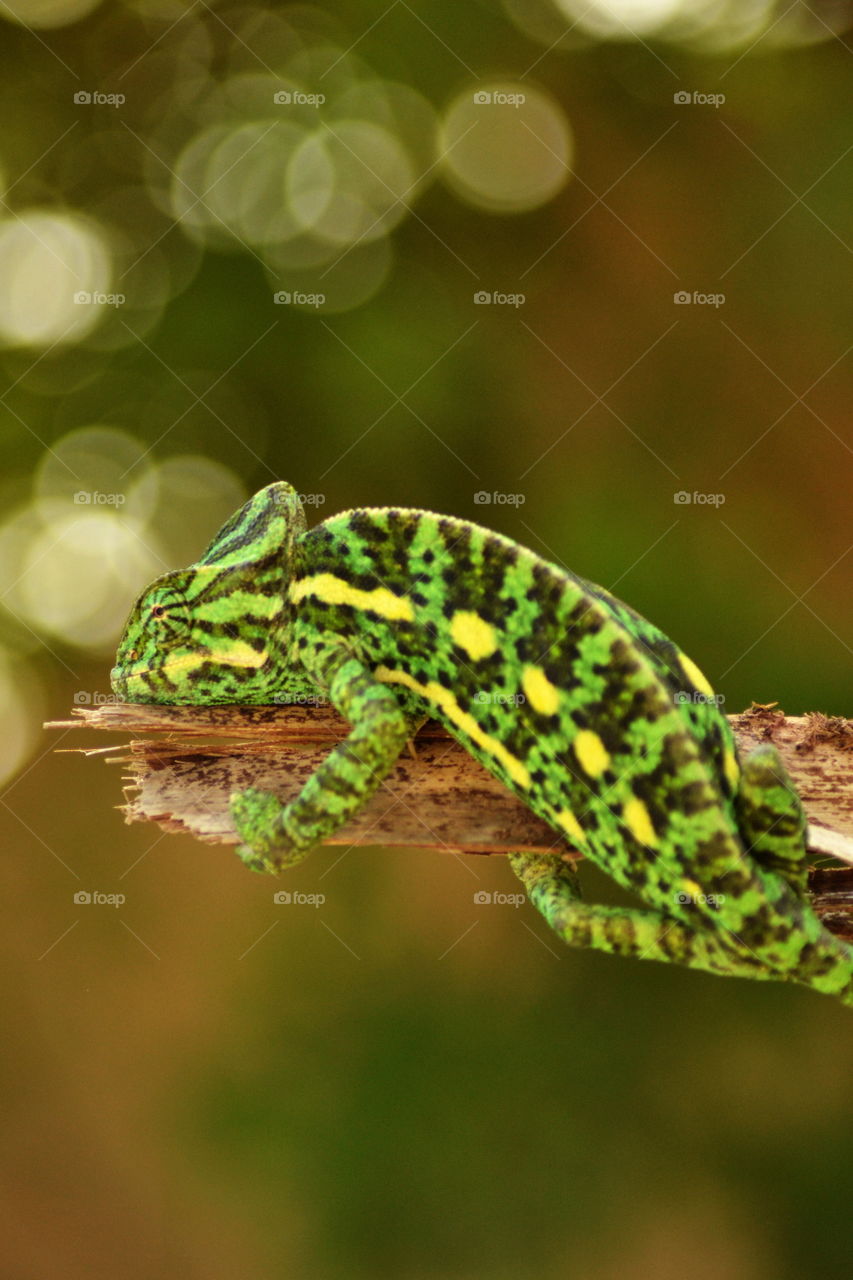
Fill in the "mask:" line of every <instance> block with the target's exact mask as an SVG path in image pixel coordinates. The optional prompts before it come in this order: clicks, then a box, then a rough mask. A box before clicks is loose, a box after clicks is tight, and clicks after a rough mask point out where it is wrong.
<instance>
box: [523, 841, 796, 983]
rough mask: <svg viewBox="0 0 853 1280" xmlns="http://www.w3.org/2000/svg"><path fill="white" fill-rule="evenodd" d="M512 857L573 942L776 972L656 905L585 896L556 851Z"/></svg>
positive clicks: (719, 969) (716, 969)
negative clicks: (601, 902) (733, 951)
mask: <svg viewBox="0 0 853 1280" xmlns="http://www.w3.org/2000/svg"><path fill="white" fill-rule="evenodd" d="M509 862H510V866H511V867H512V869H513V871H514V872H515V874H516V875H517V876H518V878H519V879H520V880H521V883H522V884H523V885H524V888H525V890H526V892H527V896H528V897H529V899H530V901H531V902H532V903H533V905H534V906H535V907H536V909H537V910H538V911H539V912H540V913H541V914H542V915H543V916H544V918H545V920H546V921H547V922H548V924H549V925H550V926H551V928H552V929H553V930H554V932H555V933H557V934H558V935H559V936H560V938H562V940H563V941H564V942H566V943H568V945H569V946H572V947H592V948H594V949H595V950H598V951H609V952H610V953H611V954H612V955H619V956H626V957H633V958H634V959H638V960H663V961H668V962H669V963H671V964H683V965H689V966H690V967H691V968H694V969H697V968H698V969H707V970H709V971H710V972H711V973H717V974H730V975H732V976H740V977H749V978H773V977H778V976H779V975H777V974H774V973H772V972H771V971H770V970H769V969H767V968H765V966H763V965H762V964H760V963H759V962H758V961H757V960H756V961H748V960H744V959H740V958H738V957H735V956H732V955H731V954H730V953H729V952H728V951H727V950H726V949H725V948H724V947H723V946H722V945H721V944H720V943H719V942H718V941H717V940H716V939H715V938H714V937H713V935H711V934H710V933H707V934H706V933H704V932H700V931H698V930H695V929H691V928H690V927H689V926H688V925H685V924H683V923H681V922H680V921H678V920H673V919H672V918H671V917H668V916H665V915H663V914H661V913H659V912H656V911H650V910H647V909H641V908H633V907H609V906H602V905H599V904H596V903H585V902H583V901H581V892H580V885H579V883H578V876H577V872H576V870H575V869H574V867H573V866H571V865H569V864H568V863H566V862H564V861H563V860H562V859H561V858H558V857H554V856H553V855H550V856H549V855H547V854H545V855H542V854H529V853H511V854H509Z"/></svg>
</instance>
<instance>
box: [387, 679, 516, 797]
mask: <svg viewBox="0 0 853 1280" xmlns="http://www.w3.org/2000/svg"><path fill="white" fill-rule="evenodd" d="M374 674H375V676H376V679H377V680H379V681H381V682H382V684H401V685H403V686H404V687H405V688H406V689H411V691H412V692H413V693H416V694H418V695H419V696H420V697H421V698H425V699H426V700H427V702H432V703H433V704H434V705H435V706H437V707H439V708H440V709H441V710H442V711H443V712H444V714H445V715H446V716H447V718H448V720H451V721H452V722H453V724H455V725H456V727H457V728H458V729H461V730H462V732H463V733H464V734H465V735H466V736H467V737H469V738H470V739H471V741H472V742H476V744H477V746H478V747H482V748H483V750H484V751H485V752H487V753H488V754H489V755H490V756H493V757H494V758H495V760H497V761H498V762H499V763H500V764H502V765H503V767H504V768H505V769H506V771H507V773H508V774H509V776H510V777H511V778H512V780H513V782H516V783H518V785H519V786H520V787H529V786H530V773H529V772H528V770H527V767H526V766H525V765H524V764H522V762H521V761H520V760H519V759H518V758H517V757H516V756H514V755H513V754H512V752H510V751H507V749H506V747H505V746H504V745H503V743H502V742H499V741H498V739H497V738H493V737H492V736H491V734H488V733H486V732H485V730H484V729H482V728H481V727H480V725H479V724H478V723H477V721H476V720H475V719H474V717H473V716H472V715H470V714H469V713H468V712H467V711H463V710H462V708H461V707H460V705H459V703H458V702H457V701H456V699H455V698H454V696H453V694H452V693H451V692H450V690H449V689H445V687H444V685H443V684H439V683H438V681H437V680H430V682H429V683H428V684H421V683H420V682H419V681H418V680H415V678H414V677H413V676H410V675H409V673H408V672H407V671H392V670H391V669H390V668H389V667H377V668H376V671H375V672H374Z"/></svg>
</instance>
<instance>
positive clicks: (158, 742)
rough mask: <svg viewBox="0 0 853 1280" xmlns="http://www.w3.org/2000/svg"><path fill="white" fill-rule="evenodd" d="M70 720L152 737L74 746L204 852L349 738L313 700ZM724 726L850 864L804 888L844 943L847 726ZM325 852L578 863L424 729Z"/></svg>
mask: <svg viewBox="0 0 853 1280" xmlns="http://www.w3.org/2000/svg"><path fill="white" fill-rule="evenodd" d="M74 715H75V717H76V718H75V719H73V720H57V721H51V722H49V723H48V724H47V725H46V726H45V727H46V728H52V729H59V728H81V727H85V728H88V729H99V730H104V729H109V730H112V731H116V730H119V731H121V732H123V733H127V732H132V733H135V734H138V733H142V734H157V735H164V736H158V737H156V738H150V737H148V738H134V739H133V740H132V741H130V742H129V743H126V744H125V745H124V746H122V747H118V748H116V747H98V748H80V747H78V748H75V750H77V751H83V752H84V753H85V754H87V755H97V754H103V755H106V757H107V761H108V763H118V764H124V765H127V766H129V774H128V776H127V777H126V779H125V781H126V786H125V788H124V792H125V804H124V805H123V806H121V809H122V811H123V813H124V815H125V820H126V821H127V822H144V821H149V822H156V823H157V824H158V825H159V826H160V827H162V828H163V829H164V830H166V831H181V832H187V833H189V834H191V835H193V836H195V838H196V839H198V840H203V841H206V842H208V843H215V844H236V842H237V834H236V832H235V830H234V825H233V823H232V821H231V816H230V813H229V811H228V798H229V796H230V794H231V793H232V792H233V791H239V790H241V789H242V788H244V787H247V786H254V787H263V788H265V789H267V790H270V791H273V792H275V794H276V795H277V796H278V797H279V798H280V799H281V800H282V802H283V803H287V802H288V801H290V800H292V799H293V798H294V797H295V796H296V795H297V794H298V792H299V791H300V789H301V787H302V784H303V783H304V782H305V780H306V779H307V778H308V777H309V776H310V775H311V774H312V773H313V772H314V770H315V769H316V768H317V766H318V765H319V764H320V762H321V761H322V760H323V758H324V757H325V756H326V755H327V754H328V752H329V750H330V749H331V748H332V746H334V744H335V743H336V742H339V741H341V739H342V738H344V737H345V736H346V734H347V732H348V726H347V724H346V722H345V721H343V720H342V719H341V718H340V716H338V715H337V713H336V712H335V711H334V710H333V709H332V708H331V707H329V706H326V705H316V706H312V707H305V706H280V707H279V706H265V707H243V706H221V707H186V706H175V707H171V706H143V705H135V704H133V703H104V704H101V705H99V706H95V707H76V708H75V709H74ZM729 719H730V723H731V725H732V728H733V730H734V733H735V737H736V738H737V740H738V744H739V747H740V749H741V751H742V752H743V753H746V752H748V751H750V750H751V749H752V747H753V746H756V745H757V744H759V743H762V742H772V743H773V744H774V745H775V746H776V747H777V748H778V750H779V752H780V754H781V756H782V759H783V760H784V762H785V766H786V768H787V769H788V772H789V773H790V774H791V777H792V779H793V781H794V783H795V785H796V787H797V789H798V791H799V793H800V795H801V797H802V799H803V804H804V805H805V809H806V813H807V815H808V819H809V848H810V850H811V851H813V852H815V853H818V854H821V855H824V856H830V857H832V858H835V859H838V860H839V861H841V862H844V863H848V864H849V866H848V867H842V868H837V869H826V868H823V869H820V870H817V869H815V870H814V871H813V872H812V882H811V888H812V889H813V891H814V893H815V898H814V905H815V907H816V909H817V910H818V911H819V912H820V914H821V915H822V916H823V917H824V920H825V922H826V924H827V927H830V928H834V929H835V931H836V932H839V933H844V935H845V936H850V937H853V722H851V721H848V720H844V719H842V718H841V717H837V716H836V717H828V716H824V715H821V714H819V713H812V714H811V715H807V716H801V717H794V716H785V715H783V714H782V712H781V711H778V710H776V709H775V704H773V705H771V706H757V705H753V707H752V708H751V709H750V710H749V711H747V712H745V713H743V714H742V715H737V716H730V717H729ZM326 843H328V844H331V845H392V846H396V847H403V848H406V847H417V848H428V849H437V850H442V851H445V852H451V853H482V854H494V853H506V852H507V851H508V850H517V851H529V852H543V851H549V850H550V851H553V852H561V853H563V854H564V856H570V857H577V856H578V855H577V854H576V853H575V852H574V851H573V850H571V849H569V848H568V847H567V846H566V845H565V844H564V843H563V841H562V840H561V839H560V838H559V837H558V836H556V835H555V833H554V831H553V830H552V829H551V827H549V826H548V825H547V824H546V823H545V822H543V821H542V820H541V819H540V818H537V817H536V815H535V814H533V813H531V812H530V810H529V809H527V808H526V807H525V806H524V805H523V804H521V802H520V801H518V800H517V799H516V798H515V797H514V796H513V795H512V794H511V793H510V792H509V791H507V790H506V788H504V787H503V786H502V785H501V784H500V783H499V782H498V781H497V779H495V778H493V777H492V775H491V774H490V773H488V772H487V771H486V769H484V768H483V767H482V765H480V764H478V763H477V762H476V761H475V760H473V759H472V758H471V756H469V754H468V752H467V751H466V750H465V749H464V747H462V746H461V745H460V744H459V743H458V742H456V741H455V740H454V739H453V738H451V737H450V736H449V735H448V734H447V732H446V731H445V730H444V729H443V728H442V727H441V726H440V725H438V724H436V723H435V722H433V721H430V722H429V723H428V724H426V725H425V726H424V727H423V729H421V731H420V732H419V733H418V735H417V738H416V739H415V742H414V744H413V746H412V749H411V751H410V754H409V755H404V756H403V757H401V759H400V761H399V762H398V764H397V766H396V768H395V769H394V771H393V772H392V774H391V775H389V777H388V778H387V779H386V780H385V782H384V783H383V784H382V786H381V788H380V790H379V792H378V793H377V794H376V795H375V796H374V797H373V798H372V800H370V801H369V802H368V804H366V805H365V807H364V809H363V810H362V811H361V813H359V814H358V815H357V816H356V817H355V818H354V819H353V820H352V821H351V822H349V823H347V824H346V826H345V827H343V828H342V829H341V830H340V831H338V832H336V833H335V835H334V836H332V837H331V838H330V839H329V840H328V841H327V842H326ZM848 931H849V932H848Z"/></svg>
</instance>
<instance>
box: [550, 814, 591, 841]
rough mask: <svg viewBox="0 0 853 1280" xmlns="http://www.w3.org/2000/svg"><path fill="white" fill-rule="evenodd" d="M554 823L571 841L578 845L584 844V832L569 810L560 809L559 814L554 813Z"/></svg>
mask: <svg viewBox="0 0 853 1280" xmlns="http://www.w3.org/2000/svg"><path fill="white" fill-rule="evenodd" d="M554 821H555V822H556V823H557V826H559V827H562V829H563V830H564V831H565V833H566V835H567V836H569V837H570V838H571V839H572V840H575V841H577V843H578V844H586V832H585V831H584V829H583V827H582V826H581V824H580V823H579V822H578V820H577V818H576V817H575V815H574V814H573V813H572V811H571V809H561V810H560V812H559V813H555V814H554Z"/></svg>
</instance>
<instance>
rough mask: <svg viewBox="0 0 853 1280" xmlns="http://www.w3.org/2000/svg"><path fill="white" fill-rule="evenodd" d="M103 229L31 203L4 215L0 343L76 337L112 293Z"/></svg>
mask: <svg viewBox="0 0 853 1280" xmlns="http://www.w3.org/2000/svg"><path fill="white" fill-rule="evenodd" d="M111 276H112V268H111V257H110V252H109V249H108V247H107V243H106V237H105V235H104V234H103V232H102V231H101V230H100V229H99V228H98V227H97V226H96V224H95V223H93V222H92V221H91V220H90V219H86V218H83V217H81V216H79V215H77V214H73V213H45V212H43V211H42V210H40V209H30V210H27V211H25V212H24V213H22V214H19V215H17V216H13V217H10V218H5V219H3V220H2V221H0V344H2V345H4V346H10V347H15V346H50V345H52V344H53V343H57V342H77V341H79V340H80V338H82V337H84V336H85V335H86V334H87V333H89V332H90V331H91V330H92V329H94V327H95V325H97V324H98V323H99V321H100V320H101V319H102V317H103V315H104V313H105V311H106V310H107V309H108V308H110V309H111V304H110V301H109V300H110V299H111V298H113V297H114V295H113V293H112V292H111V289H110V283H111Z"/></svg>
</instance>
